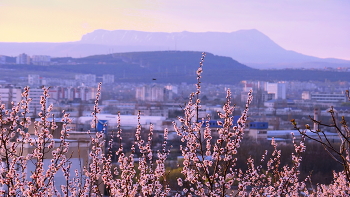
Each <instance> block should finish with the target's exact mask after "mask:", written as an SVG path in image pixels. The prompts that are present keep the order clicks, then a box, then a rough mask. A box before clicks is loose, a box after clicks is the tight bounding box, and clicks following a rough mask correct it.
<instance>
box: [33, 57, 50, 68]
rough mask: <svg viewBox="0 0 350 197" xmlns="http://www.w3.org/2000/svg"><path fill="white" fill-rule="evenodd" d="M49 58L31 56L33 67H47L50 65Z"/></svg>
mask: <svg viewBox="0 0 350 197" xmlns="http://www.w3.org/2000/svg"><path fill="white" fill-rule="evenodd" d="M50 62H51V57H50V56H48V55H33V56H32V63H33V64H34V65H42V66H47V65H50Z"/></svg>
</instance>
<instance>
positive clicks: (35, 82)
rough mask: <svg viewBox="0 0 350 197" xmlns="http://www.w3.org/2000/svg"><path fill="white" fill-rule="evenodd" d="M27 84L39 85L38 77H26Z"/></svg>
mask: <svg viewBox="0 0 350 197" xmlns="http://www.w3.org/2000/svg"><path fill="white" fill-rule="evenodd" d="M28 84H29V85H31V86H35V85H40V76H39V75H28Z"/></svg>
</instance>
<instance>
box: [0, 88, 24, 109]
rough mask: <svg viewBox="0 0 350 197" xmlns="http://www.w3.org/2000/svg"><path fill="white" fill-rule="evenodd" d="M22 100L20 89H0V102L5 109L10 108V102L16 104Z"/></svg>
mask: <svg viewBox="0 0 350 197" xmlns="http://www.w3.org/2000/svg"><path fill="white" fill-rule="evenodd" d="M21 99H22V89H21V88H18V87H6V88H0V100H1V103H3V104H5V106H6V108H11V102H13V103H14V104H17V103H19V102H20V101H21Z"/></svg>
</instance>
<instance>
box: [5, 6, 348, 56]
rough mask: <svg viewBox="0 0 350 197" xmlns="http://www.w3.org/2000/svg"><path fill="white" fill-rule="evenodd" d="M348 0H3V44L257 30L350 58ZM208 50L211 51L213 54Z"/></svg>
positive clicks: (281, 41)
mask: <svg viewBox="0 0 350 197" xmlns="http://www.w3.org/2000/svg"><path fill="white" fill-rule="evenodd" d="M349 10H350V2H349V1H340V0H335V1H317V0H308V1H302V0H296V1H287V0H283V1H258V0H253V1H231V0H222V1H213V0H207V1H199V0H193V1H186V0H178V1H170V0H165V1H161V0H154V1H146V0H135V1H123V0H115V1H110V0H102V1H98V2H97V1H83V0H76V1H69V0H61V1H58V0H51V1H41V0H31V1H22V0H3V1H1V2H0V42H69V41H78V40H80V39H81V37H82V36H83V35H84V34H87V33H89V32H92V31H94V30H96V29H106V30H139V31H148V32H182V31H190V32H208V31H211V32H233V31H237V30H242V29H257V30H259V31H260V32H262V33H264V34H265V35H267V36H268V37H269V38H271V39H272V40H273V41H274V42H276V43H277V44H278V45H280V46H281V47H283V48H285V49H287V50H293V51H296V52H299V53H302V54H306V55H311V56H316V57H321V58H329V57H332V58H339V59H345V60H350V53H349V51H350V37H349V35H350V23H349V20H350V12H349ZM209 52H210V51H209Z"/></svg>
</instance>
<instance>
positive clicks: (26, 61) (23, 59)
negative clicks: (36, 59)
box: [16, 53, 30, 64]
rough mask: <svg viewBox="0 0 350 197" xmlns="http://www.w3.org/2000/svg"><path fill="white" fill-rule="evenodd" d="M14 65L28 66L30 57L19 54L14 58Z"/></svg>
mask: <svg viewBox="0 0 350 197" xmlns="http://www.w3.org/2000/svg"><path fill="white" fill-rule="evenodd" d="M16 64H30V57H29V56H28V55H27V54H25V53H22V54H19V55H18V56H17V58H16Z"/></svg>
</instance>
